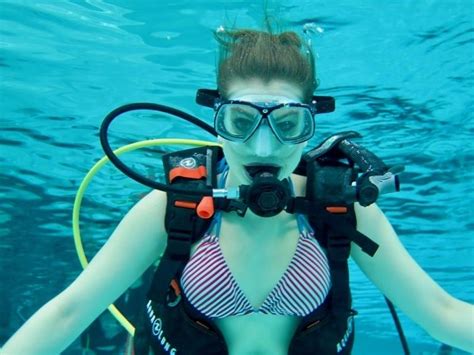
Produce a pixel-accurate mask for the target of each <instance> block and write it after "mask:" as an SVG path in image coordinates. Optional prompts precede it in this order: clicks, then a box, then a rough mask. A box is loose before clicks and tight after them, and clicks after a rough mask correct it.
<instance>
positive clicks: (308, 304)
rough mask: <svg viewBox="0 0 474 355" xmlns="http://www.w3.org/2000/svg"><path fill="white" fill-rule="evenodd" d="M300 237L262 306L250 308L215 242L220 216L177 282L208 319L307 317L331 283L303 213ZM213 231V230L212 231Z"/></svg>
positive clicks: (217, 235) (325, 263) (321, 251)
mask: <svg viewBox="0 0 474 355" xmlns="http://www.w3.org/2000/svg"><path fill="white" fill-rule="evenodd" d="M297 221H298V228H299V230H300V236H299V239H298V244H297V247H296V252H295V254H294V255H293V258H292V260H291V262H290V264H289V265H288V267H287V269H286V271H285V273H284V274H283V276H282V277H281V279H280V280H279V281H278V283H277V284H276V286H275V287H274V288H273V290H272V291H271V292H270V293H269V295H268V296H267V298H266V299H265V301H264V302H263V304H262V306H261V307H260V308H258V309H256V308H254V307H253V306H252V305H251V304H250V302H249V300H248V299H247V298H246V296H245V295H244V294H243V292H242V290H241V289H240V287H239V285H238V284H237V282H236V280H235V278H234V277H233V275H232V273H231V271H230V270H229V267H228V265H227V264H226V261H225V259H224V256H223V254H222V251H221V249H220V246H219V230H220V215H218V216H216V217H215V219H214V221H213V223H212V225H211V227H210V228H209V230H208V232H207V233H206V234H205V236H204V237H203V239H202V240H201V241H200V244H199V245H198V247H197V249H196V251H195V252H194V254H193V255H192V257H191V259H190V260H189V262H188V263H187V265H186V266H185V268H184V270H183V273H182V276H181V280H180V281H181V286H182V290H183V292H184V294H185V295H186V297H187V299H188V300H189V302H190V303H191V304H192V305H193V306H194V307H195V308H196V309H197V310H198V311H199V312H201V313H202V314H203V315H205V316H206V317H208V318H224V317H228V316H237V315H245V314H249V313H263V314H273V315H294V316H301V317H303V316H305V315H307V314H309V313H311V312H312V311H313V310H314V309H316V308H317V307H319V306H320V305H321V304H322V302H323V301H324V299H325V298H326V296H327V294H328V292H329V289H330V287H331V281H330V274H329V264H328V260H327V257H326V255H325V253H324V252H323V250H322V249H321V246H320V245H319V243H318V242H317V241H316V239H314V233H313V230H312V228H311V226H310V225H309V223H308V222H307V221H306V218H304V217H303V216H302V215H298V216H297ZM214 231H215V232H214Z"/></svg>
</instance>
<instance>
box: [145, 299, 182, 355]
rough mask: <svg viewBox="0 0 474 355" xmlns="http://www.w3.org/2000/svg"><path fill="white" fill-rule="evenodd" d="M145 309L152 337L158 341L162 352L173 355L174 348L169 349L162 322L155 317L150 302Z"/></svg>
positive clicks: (174, 352) (169, 345)
mask: <svg viewBox="0 0 474 355" xmlns="http://www.w3.org/2000/svg"><path fill="white" fill-rule="evenodd" d="M146 309H147V314H148V317H149V318H150V323H151V331H152V333H153V336H154V337H155V338H156V339H157V340H158V344H160V345H161V347H162V348H163V350H164V351H166V352H167V353H169V354H170V355H175V354H176V352H177V350H176V348H172V347H171V344H170V343H169V342H168V341H167V340H166V337H165V336H164V335H163V322H162V320H161V318H159V317H157V316H156V315H155V312H154V311H153V307H152V306H151V300H150V301H148V304H147V305H146Z"/></svg>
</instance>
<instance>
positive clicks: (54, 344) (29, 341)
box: [0, 191, 167, 355]
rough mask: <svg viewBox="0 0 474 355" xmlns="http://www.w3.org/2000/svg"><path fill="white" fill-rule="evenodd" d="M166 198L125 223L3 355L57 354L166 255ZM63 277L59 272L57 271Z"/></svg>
mask: <svg viewBox="0 0 474 355" xmlns="http://www.w3.org/2000/svg"><path fill="white" fill-rule="evenodd" d="M165 211H166V194H165V193H163V192H161V191H153V192H151V193H150V194H148V195H147V196H146V197H145V198H143V199H142V200H141V201H140V202H138V203H137V204H136V205H135V206H134V207H133V208H132V209H131V210H130V211H129V212H128V214H127V215H126V216H125V217H124V218H123V220H122V221H121V222H120V224H119V225H118V227H117V228H116V229H115V231H114V233H113V234H112V236H111V237H110V239H109V240H108V241H107V243H106V244H105V245H104V246H103V247H102V249H101V250H100V251H99V252H98V253H97V255H96V256H95V257H94V258H93V259H92V261H91V263H90V264H89V266H88V267H87V268H86V269H85V270H84V271H83V272H82V273H81V274H80V275H79V276H78V278H77V279H76V280H75V281H74V282H73V283H72V284H71V285H70V286H69V287H68V288H67V289H65V290H64V291H63V292H62V293H60V294H59V295H58V296H56V297H55V298H53V299H52V300H51V301H50V302H48V303H47V304H46V305H45V306H43V307H42V308H41V309H40V310H39V311H37V312H36V313H35V314H34V315H33V316H32V317H31V318H30V319H29V320H28V321H27V322H26V323H25V324H24V325H23V326H22V327H21V328H20V329H19V330H18V331H17V332H16V333H15V334H14V335H13V337H12V338H11V339H10V340H9V341H8V342H7V343H6V344H5V346H4V347H3V348H2V350H1V351H0V353H1V354H2V355H3V354H8V355H10V354H12V355H17V354H58V353H59V352H61V351H62V350H64V349H65V348H66V347H67V346H68V345H69V344H71V343H72V342H73V341H74V340H75V339H76V338H77V337H78V336H79V335H80V334H81V332H83V331H84V329H85V328H86V327H87V326H88V325H89V324H90V323H91V322H92V321H93V320H94V319H95V318H97V317H98V316H99V315H100V314H101V313H102V312H103V311H104V310H105V309H106V308H107V306H109V305H110V304H111V303H113V302H114V301H115V300H116V299H117V298H118V297H119V296H120V295H121V294H122V293H123V292H124V291H125V290H126V289H127V288H128V287H129V286H130V285H131V284H132V283H133V282H134V281H135V280H136V279H137V278H138V277H140V275H141V274H142V273H143V272H144V271H145V270H146V269H147V268H148V267H149V266H150V265H151V264H153V263H154V262H156V261H157V260H158V259H159V258H160V257H161V255H162V253H163V251H164V249H165V247H166V242H167V238H166V233H165V228H164V215H165ZM58 272H60V271H58Z"/></svg>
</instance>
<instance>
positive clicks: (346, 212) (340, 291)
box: [305, 132, 378, 338]
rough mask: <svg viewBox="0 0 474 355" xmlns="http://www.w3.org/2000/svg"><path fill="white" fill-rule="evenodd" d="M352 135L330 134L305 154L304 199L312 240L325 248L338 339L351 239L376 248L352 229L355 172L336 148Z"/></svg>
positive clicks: (346, 304) (347, 300) (348, 303)
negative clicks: (306, 205)
mask: <svg viewBox="0 0 474 355" xmlns="http://www.w3.org/2000/svg"><path fill="white" fill-rule="evenodd" d="M355 136H357V135H356V134H354V133H353V132H348V133H343V134H338V135H335V136H332V137H330V138H328V139H327V140H326V141H325V142H323V144H322V145H320V146H319V147H318V148H316V149H314V150H312V151H311V152H310V153H309V154H307V155H306V157H305V158H306V159H305V162H306V166H305V170H306V174H307V184H306V197H305V199H306V201H309V203H310V205H311V208H310V209H309V213H308V220H309V222H310V224H311V226H312V227H313V228H314V230H315V237H316V239H317V240H318V242H319V243H320V245H321V246H322V247H324V248H326V250H327V256H328V262H329V267H330V270H331V283H332V289H331V294H330V309H331V313H332V315H333V319H334V323H335V324H334V325H335V327H336V329H337V332H338V334H339V336H340V337H341V338H342V337H343V336H344V333H345V332H346V329H347V326H348V323H347V321H348V318H349V317H350V316H351V315H352V314H353V311H352V308H351V307H352V297H351V292H350V288H349V268H348V258H349V255H350V250H351V241H354V242H356V243H357V244H359V245H360V246H361V247H362V248H363V249H364V250H365V251H366V252H368V253H369V254H370V255H373V254H374V253H375V251H376V250H377V247H378V246H377V244H375V243H374V242H373V241H372V240H370V239H369V238H367V237H366V236H365V235H363V234H362V233H360V232H358V231H357V229H356V224H357V222H356V217H355V212H354V203H353V202H354V201H355V199H356V196H355V188H354V187H353V182H354V181H356V179H357V175H358V174H357V170H356V167H355V166H354V164H353V162H352V161H351V160H348V159H347V158H346V157H344V156H343V155H342V154H341V153H340V151H338V150H337V144H338V142H340V141H342V140H345V139H347V138H349V137H355Z"/></svg>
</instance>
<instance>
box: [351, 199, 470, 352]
mask: <svg viewBox="0 0 474 355" xmlns="http://www.w3.org/2000/svg"><path fill="white" fill-rule="evenodd" d="M355 212H356V216H357V229H358V230H359V231H360V232H361V233H363V234H365V235H367V236H368V237H369V238H371V239H372V240H374V241H375V242H376V243H378V244H379V246H380V247H379V250H378V251H377V253H376V254H375V256H374V257H370V256H368V255H367V254H365V253H364V252H362V250H361V249H360V248H359V247H358V246H357V245H355V244H353V245H352V248H351V256H352V257H353V258H354V260H355V261H356V263H357V264H358V265H359V267H360V268H361V269H362V271H363V272H364V273H365V274H366V275H367V277H368V278H369V279H370V280H371V281H372V282H373V283H374V284H375V285H376V286H377V287H378V288H379V289H380V290H381V291H382V292H383V293H384V294H385V295H386V296H387V298H388V299H390V301H392V302H393V303H394V304H395V305H396V306H397V307H399V308H400V309H401V310H402V311H403V312H404V313H405V314H406V315H407V316H409V317H410V318H411V319H412V320H413V321H415V322H416V323H417V324H419V325H420V326H421V327H423V328H424V329H425V330H426V331H427V332H428V333H429V334H430V335H431V336H432V337H433V338H436V339H438V340H439V341H441V342H443V343H446V344H449V345H452V346H455V347H457V348H460V349H463V350H465V351H469V352H474V307H473V306H472V305H470V304H468V303H466V302H463V301H460V300H458V299H456V298H454V297H452V296H451V295H449V294H448V293H447V292H446V291H444V290H443V289H442V288H441V287H440V286H439V285H438V284H437V283H436V282H435V281H433V279H431V278H430V277H429V276H428V274H427V273H426V272H425V271H423V269H421V267H420V266H419V265H418V264H417V263H416V262H415V260H413V258H412V257H411V256H410V255H409V254H408V252H407V250H406V249H405V248H404V247H403V245H402V244H401V243H400V241H399V239H398V236H397V235H396V233H395V231H394V230H393V228H392V226H391V225H390V223H389V221H388V220H387V218H386V217H385V215H384V214H383V212H382V211H381V210H380V208H378V207H377V206H376V205H375V204H373V205H371V206H368V207H365V208H364V207H361V206H360V205H358V204H356V207H355Z"/></svg>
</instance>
